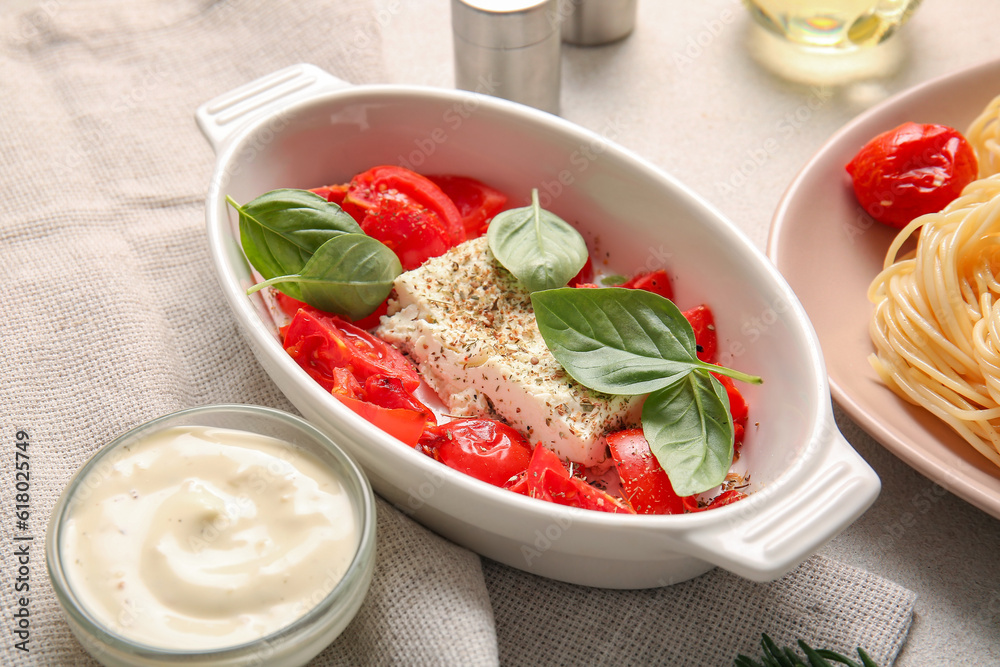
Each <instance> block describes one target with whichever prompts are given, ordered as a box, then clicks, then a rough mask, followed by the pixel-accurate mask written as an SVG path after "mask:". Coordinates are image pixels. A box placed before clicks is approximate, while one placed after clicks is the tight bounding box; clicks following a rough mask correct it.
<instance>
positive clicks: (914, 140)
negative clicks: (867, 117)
mask: <svg viewBox="0 0 1000 667" xmlns="http://www.w3.org/2000/svg"><path fill="white" fill-rule="evenodd" d="M978 169H979V167H978V165H977V162H976V154H975V152H974V151H973V150H972V146H971V145H969V142H968V141H966V139H965V137H963V136H962V135H961V134H960V133H959V132H958V131H957V130H954V129H952V128H950V127H947V126H945V125H921V124H917V123H903V124H902V125H900V126H899V127H897V128H894V129H892V130H889V131H888V132H883V133H882V134H880V135H878V136H877V137H875V138H874V139H872V140H871V141H869V142H868V143H867V144H865V145H864V147H862V148H861V150H860V151H858V154H857V155H855V156H854V159H852V160H851V161H850V162H849V163H848V164H847V173H849V174H850V175H851V179H852V181H853V185H854V194H855V195H856V196H857V198H858V202H860V203H861V206H862V207H863V208H864V209H865V211H867V212H868V214H869V215H871V216H872V217H873V218H875V219H876V220H878V221H879V222H883V223H885V224H887V225H889V226H891V227H897V228H898V227H905V226H906V225H907V224H909V223H910V221H912V220H913V219H914V218H917V217H918V216H921V215H924V214H926V213H933V212H935V211H940V210H941V209H942V208H944V207H945V206H946V205H947V204H948V203H950V202H951V201H952V200H953V199H955V198H956V197H958V195H959V194H961V192H962V188H964V187H965V186H966V185H968V184H969V183H971V182H972V181H973V180H975V178H976V175H977V173H978Z"/></svg>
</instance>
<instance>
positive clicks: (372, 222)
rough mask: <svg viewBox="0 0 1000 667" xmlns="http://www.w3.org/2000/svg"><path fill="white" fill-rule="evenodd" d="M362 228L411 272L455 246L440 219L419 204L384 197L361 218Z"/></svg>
mask: <svg viewBox="0 0 1000 667" xmlns="http://www.w3.org/2000/svg"><path fill="white" fill-rule="evenodd" d="M361 231H363V232H364V233H365V234H367V235H368V236H371V237H372V238H374V239H378V240H379V241H381V242H382V243H384V244H385V245H386V246H388V248H389V249H390V250H392V251H393V252H394V253H396V257H398V258H399V263H400V264H402V265H403V270H404V271H411V270H413V269H415V268H417V267H418V266H420V265H421V264H423V263H424V262H426V261H427V260H428V259H430V258H431V257H437V256H438V255H442V254H444V252H445V251H446V250H448V248H450V247H452V242H451V239H450V238H449V237H448V231H447V230H446V229H445V228H444V225H442V224H441V220H440V218H438V216H436V215H434V214H433V213H432V212H430V211H428V210H427V209H425V208H422V207H419V206H413V205H412V204H409V203H406V202H403V201H399V200H396V199H383V200H382V201H381V202H380V203H379V205H378V207H377V208H375V209H373V210H371V211H369V212H368V214H367V215H365V217H364V219H363V220H362V221H361Z"/></svg>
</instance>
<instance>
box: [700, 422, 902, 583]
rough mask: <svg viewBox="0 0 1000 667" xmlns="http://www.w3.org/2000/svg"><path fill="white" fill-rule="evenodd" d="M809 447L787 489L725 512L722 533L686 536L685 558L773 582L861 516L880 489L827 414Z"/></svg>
mask: <svg viewBox="0 0 1000 667" xmlns="http://www.w3.org/2000/svg"><path fill="white" fill-rule="evenodd" d="M809 447H810V448H815V449H817V450H819V451H816V452H815V453H814V454H812V455H810V453H809V452H806V453H804V455H803V456H802V457H801V458H800V460H804V461H809V462H813V463H812V465H810V466H806V467H804V469H802V470H799V471H797V472H796V473H795V475H796V476H795V477H794V479H792V480H791V483H789V484H781V485H775V486H774V487H764V488H762V489H760V490H759V491H757V492H755V493H754V494H752V495H751V496H750V498H752V499H754V502H752V503H749V502H746V501H743V502H738V503H734V504H733V505H730V506H729V507H728V508H725V509H727V510H729V511H730V512H731V514H732V516H731V518H730V520H729V523H728V524H727V525H723V526H722V527H721V528H720V526H719V524H715V525H714V526H713V527H711V528H709V527H708V526H706V527H705V528H704V529H703V530H698V529H696V530H693V531H691V532H690V533H688V534H687V536H686V538H685V540H684V541H685V542H686V543H687V546H688V550H689V551H690V552H691V554H692V555H694V556H696V557H698V558H701V559H703V560H705V561H708V562H710V563H712V564H714V565H718V566H719V567H722V568H724V569H726V570H729V571H731V572H734V573H736V574H738V575H740V576H741V577H745V578H747V579H752V580H754V581H772V580H774V579H777V578H778V577H780V576H782V575H783V574H785V573H787V572H789V571H790V570H792V569H793V568H795V567H796V566H798V565H799V564H800V563H801V562H802V561H804V560H805V559H806V558H808V557H809V556H810V555H811V554H812V553H813V552H815V551H816V550H817V549H819V548H820V547H822V546H823V545H824V544H826V543H827V542H828V541H830V540H831V539H833V538H834V537H835V536H836V535H837V534H839V533H840V532H841V531H842V530H844V528H846V527H847V526H848V525H850V524H851V523H852V522H853V521H854V520H855V519H857V518H858V517H859V516H861V514H863V513H864V512H865V510H867V509H868V507H870V506H871V504H872V503H873V502H875V498H877V497H878V494H879V491H880V490H881V486H882V484H881V481H880V480H879V478H878V475H876V474H875V471H874V470H872V469H871V467H870V466H869V465H868V463H867V462H865V460H864V459H862V458H861V456H859V455H858V453H857V452H855V451H854V448H853V447H851V445H850V443H848V442H847V440H846V439H845V438H844V436H843V435H841V433H840V431H839V430H838V429H837V426H836V424H835V422H834V420H833V414H832V412H830V413H828V415H827V418H826V420H825V422H824V428H823V429H822V431H820V435H819V436H818V437H817V438H815V439H814V440H813V441H812V442H811V443H810V445H809ZM768 495H773V496H775V497H773V498H767V496H768ZM741 506H742V507H741ZM713 511H719V510H713Z"/></svg>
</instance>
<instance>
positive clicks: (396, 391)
mask: <svg viewBox="0 0 1000 667" xmlns="http://www.w3.org/2000/svg"><path fill="white" fill-rule="evenodd" d="M362 397H363V398H364V400H366V401H368V402H369V403H374V404H375V405H378V406H381V407H383V408H388V409H390V410H398V409H404V410H412V411H414V412H419V413H420V414H421V415H423V416H424V428H433V427H435V426H437V417H435V416H434V411H433V410H431V409H430V408H428V407H427V406H426V405H424V404H423V403H421V402H420V401H419V400H418V399H417V397H416V396H414V395H413V394H412V393H411V392H409V391H407V390H406V388H405V387H403V383H402V382H401V381H400V379H399V378H398V377H386V376H384V375H372V376H371V377H369V378H368V379H367V380H365V386H364V387H363V393H362Z"/></svg>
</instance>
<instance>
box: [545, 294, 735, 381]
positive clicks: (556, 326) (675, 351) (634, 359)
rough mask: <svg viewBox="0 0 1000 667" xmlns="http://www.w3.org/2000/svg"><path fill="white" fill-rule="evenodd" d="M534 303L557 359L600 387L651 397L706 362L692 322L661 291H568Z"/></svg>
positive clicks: (581, 378) (579, 377)
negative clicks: (654, 392)
mask: <svg viewBox="0 0 1000 667" xmlns="http://www.w3.org/2000/svg"><path fill="white" fill-rule="evenodd" d="M531 305H532V306H533V308H534V310H535V319H536V321H537V322H538V329H539V331H540V332H541V334H542V338H543V339H544V340H545V344H546V345H547V346H548V348H549V350H550V351H551V352H552V354H553V356H555V358H556V360H557V361H559V363H560V364H562V366H563V368H564V369H566V372H567V373H569V374H570V375H571V376H572V377H573V379H574V380H576V381H577V382H579V383H580V384H582V385H584V386H587V387H589V388H591V389H594V390H596V391H601V392H604V393H608V394H627V395H630V394H648V393H649V392H651V391H655V390H657V389H659V388H661V387H663V386H665V385H667V384H670V383H672V382H674V381H676V380H677V379H679V378H680V377H682V376H683V375H685V374H686V373H689V372H690V371H691V369H692V368H697V367H702V366H705V365H706V364H704V363H703V362H701V361H699V360H698V355H697V352H696V348H695V341H694V330H693V329H692V328H691V324H690V323H689V322H688V321H687V319H686V318H685V317H684V315H683V314H682V313H681V311H680V310H678V309H677V306H675V305H674V304H673V303H672V302H670V301H669V300H668V299H664V298H663V297H662V296H660V295H658V294H653V293H652V292H647V291H646V290H638V289H626V288H622V287H606V288H598V289H575V288H565V289H557V290H547V291H544V292H535V293H534V294H532V295H531ZM711 368H712V369H713V370H714V369H716V368H717V367H715V366H712V367H711Z"/></svg>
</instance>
